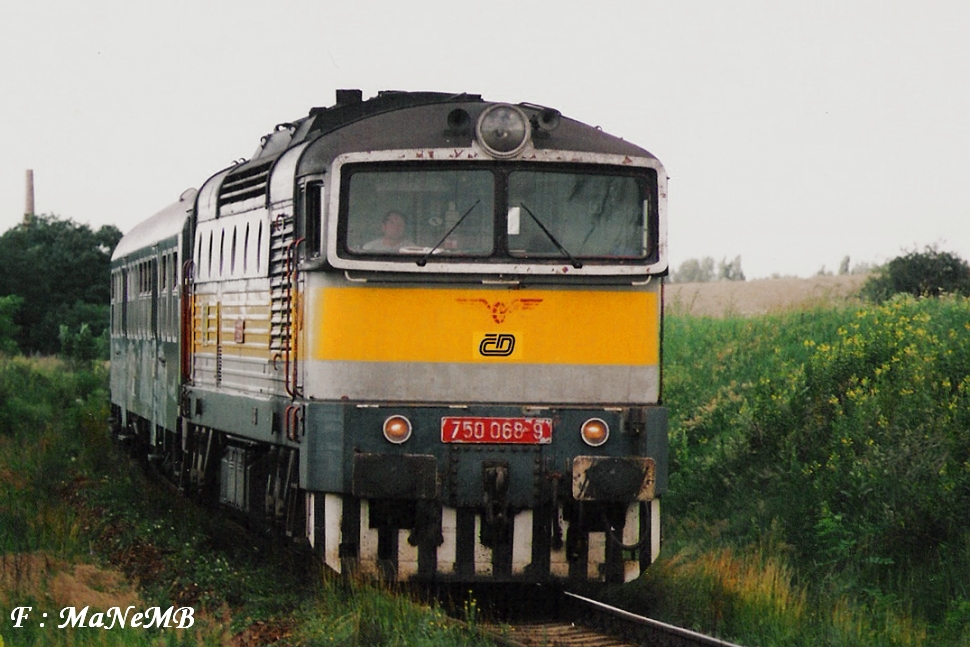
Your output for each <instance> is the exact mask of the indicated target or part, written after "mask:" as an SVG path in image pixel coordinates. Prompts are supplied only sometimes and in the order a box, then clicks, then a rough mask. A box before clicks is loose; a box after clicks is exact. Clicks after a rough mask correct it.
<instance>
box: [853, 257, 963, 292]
mask: <svg viewBox="0 0 970 647" xmlns="http://www.w3.org/2000/svg"><path fill="white" fill-rule="evenodd" d="M900 292H902V293H906V294H912V295H914V296H917V297H936V296H939V295H940V294H943V293H950V294H962V295H964V296H970V265H967V262H966V261H965V260H963V259H962V258H960V257H959V256H957V255H955V254H951V253H950V252H941V251H939V250H938V249H936V247H926V248H925V249H924V250H923V251H922V252H917V251H912V252H909V253H908V254H906V255H904V256H898V257H896V258H894V259H893V260H891V261H889V262H888V263H886V264H885V265H883V266H882V267H881V268H879V270H878V271H877V272H876V273H875V275H873V276H872V277H870V278H869V279H868V280H867V281H866V283H865V285H863V286H862V295H863V296H864V297H866V298H868V299H870V300H872V301H877V302H882V301H885V300H886V299H888V298H889V297H891V296H893V295H894V294H898V293H900Z"/></svg>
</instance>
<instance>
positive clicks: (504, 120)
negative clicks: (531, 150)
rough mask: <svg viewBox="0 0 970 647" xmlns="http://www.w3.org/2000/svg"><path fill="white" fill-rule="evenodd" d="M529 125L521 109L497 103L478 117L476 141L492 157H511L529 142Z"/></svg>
mask: <svg viewBox="0 0 970 647" xmlns="http://www.w3.org/2000/svg"><path fill="white" fill-rule="evenodd" d="M530 130H531V127H530V125H529V119H528V117H526V116H525V113H524V112H522V110H521V109H519V108H517V107H515V106H510V105H508V104H504V103H499V104H496V105H493V106H490V107H488V108H486V109H485V111H484V112H483V113H482V114H481V116H480V117H479V118H478V124H477V125H476V126H475V134H476V135H477V137H478V143H479V144H481V145H482V148H484V149H485V151H486V152H488V154H489V155H491V156H492V157H498V158H504V157H513V156H515V155H517V154H518V153H519V152H521V151H522V149H523V148H525V145H526V144H527V143H528V142H529V135H530Z"/></svg>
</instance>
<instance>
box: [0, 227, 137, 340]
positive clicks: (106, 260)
mask: <svg viewBox="0 0 970 647" xmlns="http://www.w3.org/2000/svg"><path fill="white" fill-rule="evenodd" d="M119 240H121V231H119V230H118V228H117V227H115V226H113V225H105V226H103V227H101V228H100V229H99V230H97V231H92V229H91V228H90V227H88V226H87V225H79V224H77V223H75V222H74V221H72V220H69V219H68V220H62V219H59V218H57V217H56V216H51V215H43V216H35V217H34V218H33V219H31V222H30V223H29V224H25V225H20V226H17V227H14V228H13V229H10V230H8V231H7V232H5V233H4V234H3V235H2V236H0V259H2V262H0V296H6V295H17V296H19V297H20V298H22V299H23V303H22V305H21V307H20V308H19V310H18V312H17V313H16V315H15V316H14V323H15V324H16V325H18V326H19V327H20V330H19V333H18V334H17V337H16V339H17V342H18V344H19V346H20V349H21V350H22V351H23V352H25V353H43V354H54V353H56V352H58V350H60V343H59V337H60V327H61V325H66V326H67V327H68V329H70V330H80V328H81V326H82V325H83V324H87V325H88V327H89V329H90V334H92V335H93V336H95V337H98V336H100V335H101V334H102V333H103V331H104V330H105V329H106V328H107V326H108V317H109V314H108V313H109V303H110V298H111V282H110V276H109V272H110V267H111V252H112V251H113V250H114V248H115V246H116V245H117V244H118V241H119Z"/></svg>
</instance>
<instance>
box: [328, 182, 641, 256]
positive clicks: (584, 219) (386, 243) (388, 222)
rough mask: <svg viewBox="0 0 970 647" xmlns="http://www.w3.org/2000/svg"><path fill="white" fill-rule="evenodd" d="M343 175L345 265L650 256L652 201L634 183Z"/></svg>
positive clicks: (342, 233)
mask: <svg viewBox="0 0 970 647" xmlns="http://www.w3.org/2000/svg"><path fill="white" fill-rule="evenodd" d="M345 171H347V172H346V174H345V176H344V180H343V182H342V184H343V196H344V199H343V201H342V218H341V223H340V227H339V232H340V234H339V235H340V239H341V247H342V249H343V250H344V251H345V252H347V253H349V254H351V255H354V256H361V257H368V256H373V257H378V256H384V257H388V256H390V257H401V256H405V257H408V258H409V260H417V261H418V263H419V264H422V261H423V260H426V259H427V258H431V257H432V256H433V257H434V258H435V260H436V261H437V260H445V259H447V258H468V259H471V258H481V259H502V258H505V259H508V258H515V259H529V258H532V259H537V260H551V259H555V260H560V259H563V258H566V259H570V260H573V261H574V262H576V263H578V262H579V261H578V259H603V260H611V259H627V260H640V259H646V258H647V257H649V256H650V255H651V254H652V253H653V244H652V241H653V236H651V227H650V225H649V223H650V218H649V215H650V204H651V201H652V196H653V195H655V193H654V192H653V191H652V190H651V188H650V187H651V186H652V184H653V183H651V182H649V181H648V178H647V177H644V175H643V174H642V173H641V174H633V173H630V172H613V173H610V172H604V171H603V170H602V169H601V168H599V169H598V168H595V167H592V166H590V167H581V168H580V169H579V170H576V167H571V168H568V169H565V168H563V167H556V168H554V169H551V170H534V167H532V168H528V169H527V168H524V167H521V166H520V167H518V168H516V167H511V168H507V167H489V166H484V165H483V166H478V167H474V168H470V169H469V168H468V167H465V169H455V168H453V167H452V168H437V169H432V168H429V167H428V165H424V166H423V167H421V168H420V170H419V169H416V168H413V167H412V168H401V167H394V168H387V167H379V166H373V165H369V166H365V165H360V166H355V167H353V168H349V169H345ZM624 171H625V170H624ZM649 173H652V170H651V171H649ZM402 260H403V259H402Z"/></svg>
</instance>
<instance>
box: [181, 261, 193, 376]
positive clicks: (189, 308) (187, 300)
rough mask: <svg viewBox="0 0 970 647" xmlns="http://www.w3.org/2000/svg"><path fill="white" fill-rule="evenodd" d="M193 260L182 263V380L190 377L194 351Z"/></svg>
mask: <svg viewBox="0 0 970 647" xmlns="http://www.w3.org/2000/svg"><path fill="white" fill-rule="evenodd" d="M194 269H195V261H193V260H192V259H189V260H187V261H185V262H184V263H183V264H182V286H181V289H182V303H181V306H182V312H181V315H182V340H181V341H182V347H181V353H180V369H181V372H182V382H183V383H188V382H189V381H191V379H192V358H193V357H194V351H195V295H194V293H193V291H192V278H193V277H192V272H193V271H194Z"/></svg>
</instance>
